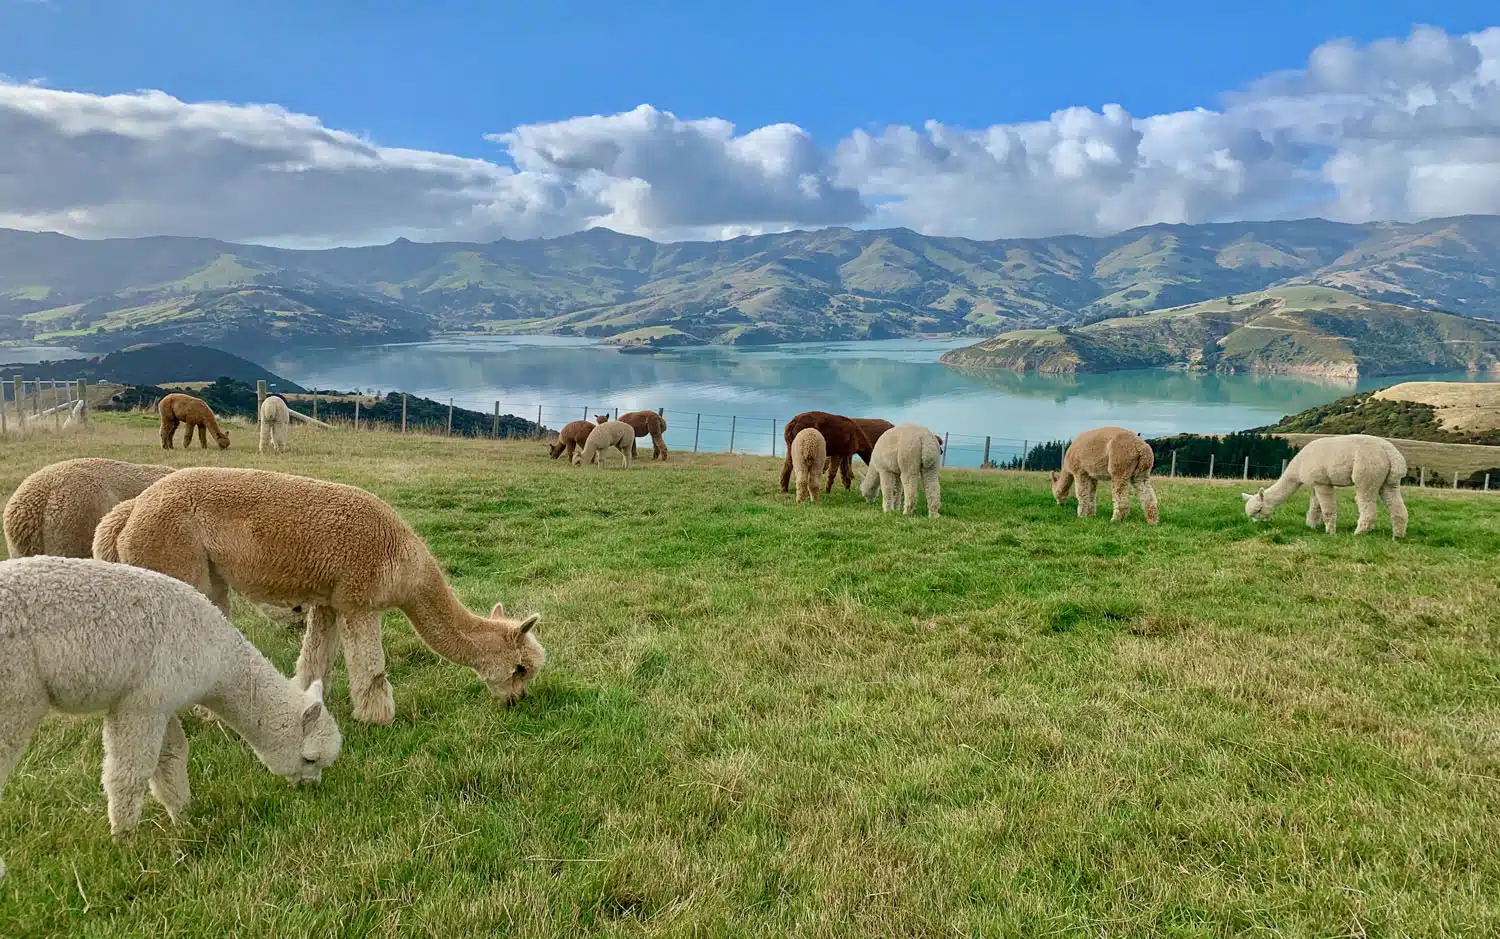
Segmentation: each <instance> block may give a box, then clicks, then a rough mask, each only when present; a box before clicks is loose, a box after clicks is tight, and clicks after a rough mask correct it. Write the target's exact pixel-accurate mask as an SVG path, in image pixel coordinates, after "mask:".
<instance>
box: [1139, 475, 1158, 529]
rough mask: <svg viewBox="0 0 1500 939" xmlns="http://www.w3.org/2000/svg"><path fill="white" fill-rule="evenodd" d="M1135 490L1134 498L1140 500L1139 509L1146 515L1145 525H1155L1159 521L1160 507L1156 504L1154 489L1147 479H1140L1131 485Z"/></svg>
mask: <svg viewBox="0 0 1500 939" xmlns="http://www.w3.org/2000/svg"><path fill="white" fill-rule="evenodd" d="M1132 487H1133V488H1134V489H1135V497H1136V498H1137V499H1140V500H1141V509H1142V510H1143V511H1144V512H1145V513H1146V524H1147V525H1155V524H1156V523H1157V522H1159V521H1161V507H1160V506H1158V505H1157V504H1156V489H1155V487H1153V486H1152V485H1151V480H1150V479H1149V478H1147V479H1142V480H1140V481H1138V482H1135V483H1133V484H1132Z"/></svg>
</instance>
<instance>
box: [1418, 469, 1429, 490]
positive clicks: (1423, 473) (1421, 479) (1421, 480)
mask: <svg viewBox="0 0 1500 939" xmlns="http://www.w3.org/2000/svg"><path fill="white" fill-rule="evenodd" d="M1418 472H1419V475H1418V477H1417V485H1418V486H1420V487H1422V488H1423V489H1425V488H1427V467H1425V466H1424V467H1422V468H1421V469H1420V470H1419V471H1418Z"/></svg>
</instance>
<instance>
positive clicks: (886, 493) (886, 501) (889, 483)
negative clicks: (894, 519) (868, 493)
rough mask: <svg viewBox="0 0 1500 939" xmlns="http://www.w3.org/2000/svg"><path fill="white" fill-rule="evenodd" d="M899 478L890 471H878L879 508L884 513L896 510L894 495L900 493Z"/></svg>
mask: <svg viewBox="0 0 1500 939" xmlns="http://www.w3.org/2000/svg"><path fill="white" fill-rule="evenodd" d="M900 487H901V477H900V476H898V475H896V474H895V473H893V472H891V471H890V470H881V471H880V506H881V510H882V511H885V512H893V511H895V509H896V494H897V493H898V492H900V491H901V488H900Z"/></svg>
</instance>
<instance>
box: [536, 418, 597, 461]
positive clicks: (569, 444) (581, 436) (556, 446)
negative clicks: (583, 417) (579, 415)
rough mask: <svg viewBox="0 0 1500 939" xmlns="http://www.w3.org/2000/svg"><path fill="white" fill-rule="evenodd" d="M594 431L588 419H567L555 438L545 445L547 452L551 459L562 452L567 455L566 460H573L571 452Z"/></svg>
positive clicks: (582, 443)
mask: <svg viewBox="0 0 1500 939" xmlns="http://www.w3.org/2000/svg"><path fill="white" fill-rule="evenodd" d="M593 432H594V425H593V424H590V423H589V422H588V421H569V422H568V423H567V424H565V425H564V426H563V429H562V430H561V431H560V432H559V433H558V435H557V439H556V440H554V441H552V443H551V445H550V446H548V447H547V452H548V453H549V454H551V455H552V459H554V460H555V459H557V458H558V457H560V456H562V455H563V454H564V453H566V454H567V455H568V462H569V463H571V462H573V454H574V452H576V451H577V450H578V448H579V447H581V446H583V445H584V443H585V442H587V440H588V439H589V434H591V433H593Z"/></svg>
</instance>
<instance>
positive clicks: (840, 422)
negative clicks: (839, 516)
mask: <svg viewBox="0 0 1500 939" xmlns="http://www.w3.org/2000/svg"><path fill="white" fill-rule="evenodd" d="M808 427H811V428H813V429H814V430H816V431H817V432H818V433H820V434H822V435H823V441H824V442H825V443H826V444H827V445H828V485H827V486H826V487H824V489H823V491H824V492H832V491H833V477H834V476H835V475H836V474H837V473H838V472H839V471H840V470H843V473H844V488H845V489H848V488H849V487H850V485H851V484H852V483H851V480H852V478H853V470H852V469H851V468H850V465H851V464H850V460H849V459H848V458H849V457H851V456H853V455H854V454H856V453H857V454H859V455H860V457H861V458H862V459H863V460H864V461H865V463H867V464H868V463H869V462H870V453H871V451H872V450H873V449H874V444H872V443H870V441H869V439H868V438H866V437H865V434H864V431H862V430H860V429H859V424H857V423H856V422H855V421H854V420H853V419H851V418H847V417H844V416H843V415H841V414H829V413H828V412H827V411H803V412H802V413H801V414H798V415H797V416H796V417H794V418H792V419H791V420H790V421H787V424H786V430H785V431H783V432H782V435H781V436H782V438H783V439H784V440H785V441H786V446H787V450H786V459H785V460H783V461H782V464H781V491H782V492H787V491H788V490H789V489H790V485H791V480H792V441H793V440H794V439H796V437H797V435H798V434H800V433H802V431H803V430H804V429H805V428H808Z"/></svg>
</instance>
